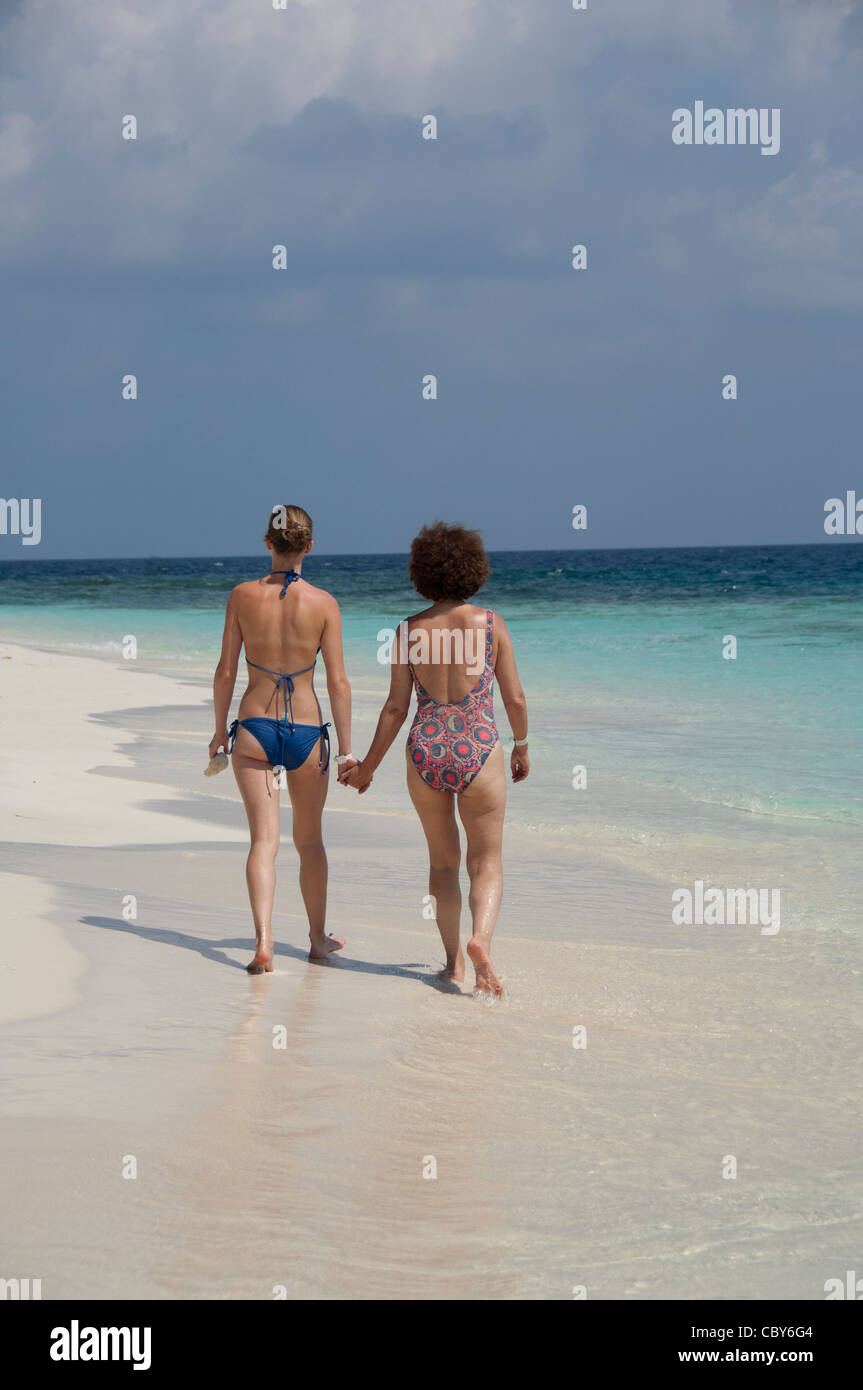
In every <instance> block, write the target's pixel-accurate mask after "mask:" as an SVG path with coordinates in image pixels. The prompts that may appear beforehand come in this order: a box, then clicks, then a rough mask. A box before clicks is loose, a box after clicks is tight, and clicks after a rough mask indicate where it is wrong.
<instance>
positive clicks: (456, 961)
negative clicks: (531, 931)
mask: <svg viewBox="0 0 863 1390" xmlns="http://www.w3.org/2000/svg"><path fill="white" fill-rule="evenodd" d="M407 774H408V791H409V792H410V798H411V801H412V802H413V804H414V806H415V808H416V812H417V815H418V816H419V818H420V822H421V824H422V828H423V830H424V831H425V837H426V841H427V843H428V851H429V893H430V894H431V896H432V897H433V898H434V901H435V909H436V910H435V920H436V922H437V929H438V931H439V932H440V935H441V941H442V942H443V948H444V952H445V954H446V965H445V966H444V970H443V973H444V974H445V975H447V976H448V977H449V978H450V979H451V980H455V981H456V983H457V984H461V982H462V980H463V979H464V956H463V955H462V951H461V940H460V921H461V888H460V886H459V881H458V871H459V864H460V863H461V844H460V842H459V835H458V825H457V824H456V818H455V808H454V806H453V802H454V800H455V798H454V796H453V795H452V792H444V791H441V792H438V791H435V789H434V787H430V786H429V785H428V783H427V782H424V781H423V779H422V778H421V777H420V775H419V773H418V772H417V770H416V768H415V767H414V766H413V764H412V762H411V761H410V758H408V760H407Z"/></svg>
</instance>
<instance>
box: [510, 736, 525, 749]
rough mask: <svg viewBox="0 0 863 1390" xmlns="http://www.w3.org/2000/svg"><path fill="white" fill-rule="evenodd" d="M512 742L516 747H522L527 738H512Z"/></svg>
mask: <svg viewBox="0 0 863 1390" xmlns="http://www.w3.org/2000/svg"><path fill="white" fill-rule="evenodd" d="M513 743H514V744H515V746H516V748H523V747H524V745H525V744H526V743H527V739H526V738H514V739H513Z"/></svg>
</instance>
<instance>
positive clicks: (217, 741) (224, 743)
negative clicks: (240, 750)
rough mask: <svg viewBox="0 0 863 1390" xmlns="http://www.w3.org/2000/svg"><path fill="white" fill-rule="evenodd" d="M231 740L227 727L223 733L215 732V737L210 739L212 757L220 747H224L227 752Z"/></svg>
mask: <svg viewBox="0 0 863 1390" xmlns="http://www.w3.org/2000/svg"><path fill="white" fill-rule="evenodd" d="M230 741H231V740H230V738H229V737H228V731H227V729H225V731H224V732H223V733H221V734H213V737H212V738H211V739H210V757H211V758H215V756H216V754H217V753H218V751H219V749H220V748H224V750H225V752H226V753H227V751H228V744H229V743H230Z"/></svg>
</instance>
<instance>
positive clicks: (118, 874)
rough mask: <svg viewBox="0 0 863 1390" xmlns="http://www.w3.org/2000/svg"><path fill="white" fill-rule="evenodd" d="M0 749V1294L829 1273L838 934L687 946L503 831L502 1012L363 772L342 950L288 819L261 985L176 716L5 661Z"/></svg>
mask: <svg viewBox="0 0 863 1390" xmlns="http://www.w3.org/2000/svg"><path fill="white" fill-rule="evenodd" d="M376 700H377V692H367V693H365V694H364V693H363V692H362V691H360V692H357V706H358V708H357V725H358V727H359V728H360V729H361V730H362V732H361V733H360V734H359V736H358V737H357V743H358V744H359V745H362V742H363V738H364V737H365V733H366V732H367V730H368V728H370V727H371V724H372V721H373V717H374V714H375V712H376ZM0 720H2V732H3V742H4V754H5V756H4V759H3V760H2V765H0V785H2V805H3V832H2V842H0V892H2V900H3V908H4V910H3V914H2V936H0V1043H2V1052H3V1058H4V1062H3V1076H4V1084H3V1090H2V1120H3V1123H2V1138H0V1181H2V1186H3V1190H4V1192H5V1194H6V1202H5V1203H4V1215H3V1222H2V1224H3V1249H4V1264H5V1266H6V1268H5V1270H4V1271H2V1272H3V1273H4V1274H6V1275H7V1276H12V1275H17V1276H19V1277H27V1276H29V1277H31V1278H40V1279H41V1280H42V1290H43V1297H44V1298H48V1299H51V1298H63V1297H93V1298H123V1299H135V1298H149V1299H168V1298H170V1299H194V1298H214V1299H226V1298H242V1299H262V1298H263V1299H272V1298H273V1297H277V1296H280V1295H281V1293H282V1291H283V1292H284V1294H286V1296H287V1297H288V1298H292V1299H294V1298H295V1299H348V1298H350V1299H372V1298H389V1299H411V1300H415V1299H453V1298H454V1299H466V1300H474V1299H569V1298H572V1297H573V1290H574V1289H578V1288H582V1287H583V1288H584V1289H585V1290H586V1294H587V1297H588V1298H591V1299H611V1298H639V1299H659V1298H674V1299H695V1298H698V1299H701V1298H721V1299H738V1298H742V1299H765V1298H792V1297H795V1298H797V1297H799V1298H806V1299H820V1298H823V1297H824V1291H823V1290H824V1283H825V1281H826V1280H827V1279H829V1278H834V1277H844V1272H845V1271H846V1270H847V1269H853V1268H855V1267H857V1266H856V1265H855V1260H856V1261H857V1262H858V1264H859V1238H860V1216H859V1213H860V1212H861V1207H863V1190H861V1189H863V1184H861V1179H860V1175H859V1170H858V1169H857V1167H856V1159H857V1134H856V1123H855V1118H854V1107H855V1103H856V1101H855V1097H856V1091H857V1075H856V1073H857V1063H856V1055H857V1052H856V1034H855V1026H854V1018H855V1005H854V999H855V994H856V991H857V987H858V985H859V972H860V968H861V966H860V959H859V950H857V948H856V946H855V945H854V944H853V943H851V942H849V940H848V938H847V937H842V938H836V939H834V938H832V937H817V938H816V937H815V936H810V935H807V934H806V933H796V934H795V933H793V932H785V931H783V932H780V933H779V934H778V935H777V936H775V937H765V936H761V935H760V934H759V933H758V932H757V930H754V931H740V930H738V931H735V932H732V931H728V932H725V933H724V934H723V933H722V932H716V931H714V932H708V931H705V930H703V929H702V930H700V931H699V930H698V929H695V928H690V929H689V931H688V933H687V932H686V931H681V930H680V929H679V928H673V927H672V925H671V920H670V891H671V885H670V884H668V883H667V882H664V881H662V880H661V879H659V878H657V877H655V876H648V875H646V874H645V873H643V872H639V871H638V870H637V869H636V867H632V866H630V867H627V866H626V865H625V864H624V863H623V862H622V861H621V859H620V858H617V859H613V858H611V857H609V858H608V859H607V860H601V859H599V858H597V855H596V851H595V848H590V847H588V846H587V845H585V846H583V847H579V846H578V845H575V846H573V844H572V842H571V841H570V842H566V843H564V842H563V841H558V840H556V839H555V837H554V836H553V835H546V834H542V833H540V832H536V833H534V834H529V833H525V832H524V831H523V830H519V831H518V832H514V831H509V832H508V834H507V838H506V843H505V873H506V885H505V901H504V909H503V912H502V915H501V919H500V923H499V926H498V931H497V935H496V951H495V960H496V964H497V966H498V969H499V971H500V972H501V974H502V976H503V977H504V980H505V983H506V985H507V988H508V998H507V1000H506V1001H505V1002H503V1003H502V1004H499V1005H488V1004H484V1003H482V1002H479V1001H477V1000H474V999H473V998H472V996H471V993H470V990H469V988H466V989H465V990H458V989H454V988H452V987H446V986H442V985H441V983H440V981H439V980H438V979H437V976H436V971H437V970H438V969H439V967H440V964H441V952H440V947H439V941H438V937H437V933H436V930H435V927H434V924H433V922H429V921H426V920H424V918H423V895H424V894H425V892H426V879H425V873H426V869H425V853H424V843H423V841H422V836H421V833H420V830H419V826H418V824H417V823H416V821H415V819H414V817H413V813H412V811H411V810H410V807H409V805H408V802H407V796H406V793H405V792H404V789H403V778H404V764H403V762H402V760H401V757H400V755H399V754H398V753H397V752H395V750H394V752H393V753H392V754H391V756H390V758H389V759H388V761H387V762H386V763H385V764H384V766H383V768H382V769H381V771H380V773H379V776H378V779H376V783H375V787H373V788H372V791H371V792H370V793H369V794H368V795H366V796H364V797H362V798H357V797H356V796H355V795H353V794H352V793H350V792H347V791H345V790H344V789H342V788H340V787H338V786H337V785H336V784H335V780H334V779H333V781H332V785H331V788H330V795H329V803H328V808H327V812H326V817H325V830H326V837H327V848H328V853H329V858H330V874H331V895H330V922H329V926H330V929H331V930H333V931H336V932H339V933H340V934H342V935H344V936H345V937H346V938H347V947H346V950H345V952H344V953H343V956H342V957H340V958H337V959H333V960H330V961H328V962H326V963H322V964H316V965H311V964H309V963H308V961H307V959H306V955H305V949H304V943H305V939H306V937H305V932H306V928H305V921H304V917H303V914H302V908H301V904H300V901H299V895H298V891H297V887H296V866H295V860H294V853H293V847H292V845H291V843H290V812H289V810H285V809H284V808H283V811H282V818H283V823H282V834H283V841H284V843H283V848H282V853H281V856H280V861H279V886H278V889H277V915H276V921H275V930H276V940H277V947H276V951H277V957H276V960H277V968H276V970H275V972H274V973H273V974H272V975H271V976H264V977H257V978H250V977H248V976H247V975H246V973H245V971H244V969H243V967H244V965H245V962H246V961H247V959H248V958H249V954H250V952H249V947H250V942H251V927H250V923H249V915H248V907H247V902H246V895H245V885H244V881H243V864H244V857H245V853H246V849H247V839H246V828H245V819H244V815H243V810H242V805H241V802H240V800H239V796H238V793H237V790H236V786H235V784H234V782H233V777H232V774H231V773H230V771H228V772H225V773H224V774H222V775H221V776H219V777H218V778H215V779H205V778H204V777H203V776H202V775H201V774H202V771H203V768H204V766H205V764H206V760H207V755H206V743H207V740H208V738H209V736H210V733H211V727H210V710H209V701H208V691H207V689H206V687H205V686H204V685H203V684H202V683H201V682H200V681H199V680H198V679H197V678H195V677H191V676H190V677H189V678H188V679H181V678H179V677H177V676H171V675H166V674H161V673H158V672H156V671H148V670H142V669H140V668H139V667H138V666H137V665H136V664H134V663H123V662H112V661H105V660H96V659H91V658H87V657H75V656H69V655H60V654H56V653H52V652H47V651H41V650H31V649H29V648H26V647H23V646H17V645H11V644H2V645H0ZM379 783H380V786H379ZM378 790H379V791H380V795H376V793H377V792H378ZM133 899H134V904H133V903H132V900H133ZM124 914H125V915H124ZM579 1027H583V1028H584V1029H585V1030H586V1033H585V1035H584V1039H585V1041H586V1046H583V1047H574V1046H573V1030H574V1029H577V1028H579ZM729 1157H733V1158H734V1159H735V1161H736V1171H737V1176H736V1177H734V1178H729V1177H725V1176H723V1172H724V1171H725V1172H727V1171H728V1167H729V1162H728V1160H729ZM132 1160H134V1163H135V1165H136V1173H137V1175H136V1176H134V1177H130V1176H124V1172H125V1173H129V1172H130V1171H131V1169H132V1166H133V1163H132ZM432 1172H434V1173H435V1176H424V1174H429V1173H432Z"/></svg>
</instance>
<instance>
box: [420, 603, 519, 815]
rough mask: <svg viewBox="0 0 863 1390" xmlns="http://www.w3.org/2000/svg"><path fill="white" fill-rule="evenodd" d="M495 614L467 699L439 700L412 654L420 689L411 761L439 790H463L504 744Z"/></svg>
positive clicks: (488, 614)
mask: <svg viewBox="0 0 863 1390" xmlns="http://www.w3.org/2000/svg"><path fill="white" fill-rule="evenodd" d="M492 618H493V614H492V612H491V610H490V609H487V610H486V615H485V620H486V629H485V666H484V667H483V672H482V675H481V676H480V678H479V680H478V681H477V683H476V685H475V686H474V688H473V690H470V691H468V693H467V695H465V697H464V699H463V700H459V701H458V702H457V703H455V704H451V703H449V702H448V701H444V700H433V699H432V697H431V695H429V693H428V691H427V690H425V689H424V687H423V686H422V685H421V684H420V682H419V680H418V679H417V673H416V671H415V670H414V668H413V663H412V662H411V661H410V655H408V664H409V665H410V671H411V675H412V677H413V682H414V685H415V687H416V692H417V712H416V716H415V718H414V722H413V724H412V725H411V731H410V733H409V734H408V753H409V755H410V759H411V762H412V763H413V765H414V767H415V768H416V770H417V772H418V773H419V775H420V777H421V778H422V779H423V781H424V782H428V784H429V786H430V787H434V788H435V790H436V791H449V792H463V791H464V789H465V787H469V786H470V784H471V782H472V781H473V779H474V777H476V775H477V773H478V772H479V771H480V769H481V768H482V767H483V765H484V763H485V760H486V758H487V757H488V755H489V753H490V752H491V750H492V749H493V748H494V746H495V744H496V743H497V742H498V733H497V725H496V724H495V722H494V697H493V683H494V667H493V666H492V664H491V653H492Z"/></svg>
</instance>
